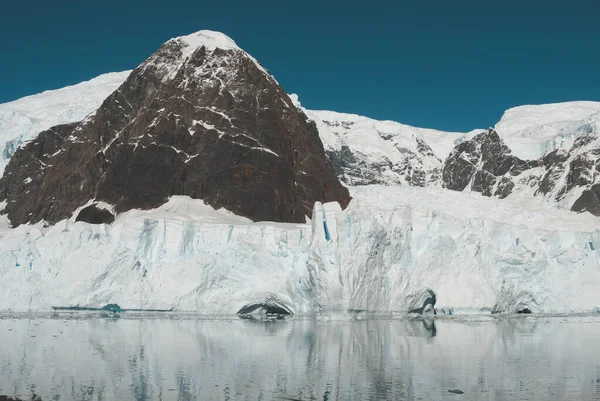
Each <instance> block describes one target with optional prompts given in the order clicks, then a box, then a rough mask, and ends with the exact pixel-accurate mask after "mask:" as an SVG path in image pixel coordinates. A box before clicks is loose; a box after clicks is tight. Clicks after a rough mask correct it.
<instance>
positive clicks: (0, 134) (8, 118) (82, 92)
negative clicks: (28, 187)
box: [0, 71, 130, 175]
mask: <svg viewBox="0 0 600 401" xmlns="http://www.w3.org/2000/svg"><path fill="white" fill-rule="evenodd" d="M129 73H130V71H123V72H116V73H109V74H103V75H100V76H98V77H96V78H94V79H91V80H89V81H86V82H82V83H79V84H77V85H73V86H67V87H65V88H62V89H57V90H51V91H46V92H42V93H40V94H37V95H33V96H27V97H24V98H21V99H19V100H15V101H13V102H10V103H3V104H0V150H1V152H2V153H1V154H0V175H1V174H2V172H3V171H4V168H5V167H6V164H7V163H8V160H9V159H10V157H11V156H12V155H13V154H14V152H15V151H16V150H17V148H18V147H19V146H20V144H21V143H23V142H26V141H28V140H31V139H33V138H35V137H36V136H37V134H39V133H40V132H41V131H43V130H46V129H48V128H51V127H53V126H55V125H59V124H66V123H72V122H77V121H81V120H83V119H84V118H85V117H86V116H87V115H88V114H90V113H92V112H94V111H95V110H96V109H97V108H98V107H99V106H100V104H101V103H102V101H103V100H104V99H106V97H108V95H110V94H111V93H112V92H113V91H115V90H116V89H117V88H118V87H119V86H120V85H121V84H122V83H123V81H124V80H125V79H126V78H127V76H128V75H129Z"/></svg>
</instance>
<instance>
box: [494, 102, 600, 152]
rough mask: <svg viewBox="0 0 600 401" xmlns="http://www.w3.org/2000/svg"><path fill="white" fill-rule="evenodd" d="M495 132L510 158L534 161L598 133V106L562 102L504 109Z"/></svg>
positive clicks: (597, 103)
mask: <svg viewBox="0 0 600 401" xmlns="http://www.w3.org/2000/svg"><path fill="white" fill-rule="evenodd" d="M495 129H496V131H497V132H498V134H499V135H500V137H501V138H502V139H503V140H504V142H505V143H506V144H507V145H508V147H509V148H511V150H512V151H513V154H514V155H515V156H517V157H519V158H521V159H524V160H535V159H539V158H540V157H542V156H544V155H545V154H547V153H549V152H551V151H553V150H555V149H560V148H569V147H571V146H572V145H573V143H574V141H575V139H577V138H578V137H580V136H583V135H589V134H594V133H595V134H598V133H600V102H564V103H552V104H542V105H527V106H520V107H515V108H512V109H508V110H507V111H506V112H504V115H503V116H502V119H500V121H499V122H498V123H497V124H496V127H495Z"/></svg>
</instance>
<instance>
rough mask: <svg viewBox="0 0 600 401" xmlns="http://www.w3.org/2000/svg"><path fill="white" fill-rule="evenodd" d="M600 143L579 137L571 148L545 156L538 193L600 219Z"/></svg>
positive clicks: (593, 137) (594, 137)
mask: <svg viewBox="0 0 600 401" xmlns="http://www.w3.org/2000/svg"><path fill="white" fill-rule="evenodd" d="M599 159H600V140H599V139H598V137H597V136H596V135H587V136H582V137H579V138H577V139H576V140H575V141H574V143H573V146H571V147H570V148H568V149H557V150H554V151H553V152H550V153H549V154H547V155H546V156H544V158H543V159H542V160H543V165H544V174H543V176H542V179H541V181H540V185H539V188H538V190H537V192H536V194H539V195H543V196H546V197H548V198H551V199H552V200H554V201H559V202H560V201H565V202H566V203H567V206H569V205H570V207H571V210H573V211H576V212H590V213H592V214H594V215H596V216H600V160H599Z"/></svg>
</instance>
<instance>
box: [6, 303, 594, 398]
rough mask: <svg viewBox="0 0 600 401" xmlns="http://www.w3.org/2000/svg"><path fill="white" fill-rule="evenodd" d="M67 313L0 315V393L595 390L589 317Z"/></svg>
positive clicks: (409, 394)
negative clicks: (248, 317)
mask: <svg viewBox="0 0 600 401" xmlns="http://www.w3.org/2000/svg"><path fill="white" fill-rule="evenodd" d="M74 316H79V317H75V318H74V317H69V315H68V314H64V315H60V316H55V317H49V316H46V317H44V316H36V317H31V316H6V315H5V316H1V315H0V396H1V395H7V396H11V397H19V398H21V399H31V397H32V394H37V395H38V396H40V397H41V399H42V400H193V399H198V400H510V401H513V400H600V318H598V317H576V318H564V317H562V318H561V317H553V318H539V317H538V318H535V317H518V318H510V319H509V318H501V319H488V318H485V319H483V318H479V319H466V320H465V319H462V320H461V319H457V318H454V319H449V318H446V319H443V318H438V319H436V320H435V321H432V320H430V321H420V320H417V321H399V320H362V321H360V320H359V321H356V320H355V321H322V320H319V321H315V320H288V321H278V322H252V321H244V320H238V319H230V320H201V319H197V318H195V317H191V316H173V317H172V318H165V316H164V315H163V317H153V316H150V317H148V316H146V317H144V316H137V317H136V316H134V315H132V314H128V315H127V316H125V315H123V316H122V317H120V318H106V317H101V316H94V315H90V316H85V315H74ZM452 389H459V390H462V391H463V392H464V394H454V393H450V392H449V391H448V390H452ZM1 398H2V397H0V399H1Z"/></svg>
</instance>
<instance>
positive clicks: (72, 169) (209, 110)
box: [0, 31, 350, 225]
mask: <svg viewBox="0 0 600 401" xmlns="http://www.w3.org/2000/svg"><path fill="white" fill-rule="evenodd" d="M172 195H188V196H190V197H193V198H201V199H203V200H204V201H205V202H207V203H208V204H210V205H211V206H213V207H215V208H221V207H224V208H226V209H228V210H231V211H233V212H234V213H236V214H240V215H243V216H247V217H250V218H252V219H254V220H272V221H286V222H303V221H304V220H305V215H307V214H308V215H310V213H311V212H312V207H313V204H314V202H315V201H317V200H320V201H338V202H340V203H341V204H342V206H343V207H345V206H346V205H347V204H348V202H349V200H350V197H349V194H348V191H347V189H346V188H344V187H343V186H342V185H341V184H340V183H339V181H338V179H337V178H336V176H335V173H334V171H333V168H332V166H331V164H330V163H329V162H328V161H327V159H326V157H325V153H324V149H323V145H322V143H321V140H320V139H319V134H318V132H317V129H316V126H315V124H314V123H312V122H309V121H308V119H307V117H306V116H305V115H304V113H302V112H301V111H300V110H299V109H297V108H296V107H294V106H293V104H292V102H291V100H290V99H289V97H288V95H287V94H286V93H285V92H284V90H283V89H282V88H281V87H280V86H279V85H278V83H277V82H276V81H275V80H274V79H273V77H271V75H270V74H269V73H268V72H267V71H266V70H264V69H263V68H262V67H261V66H260V64H258V63H257V62H256V61H255V60H254V59H253V58H252V57H251V56H249V55H248V54H247V53H245V52H244V51H243V50H241V49H239V48H238V47H237V46H236V45H235V43H233V41H231V39H229V38H227V37H225V36H224V35H222V34H217V33H213V32H207V31H201V32H198V33H197V34H194V35H190V36H188V37H183V38H177V39H173V40H170V41H169V42H167V43H165V44H164V45H163V46H162V47H161V48H160V49H159V50H158V51H157V52H156V53H155V54H154V55H152V56H151V57H150V58H149V59H148V60H146V61H145V62H144V63H143V64H142V65H140V66H139V67H138V68H137V69H135V70H134V71H133V72H132V73H131V75H130V76H129V77H128V78H127V80H126V81H125V82H124V83H123V85H121V87H120V88H119V89H118V90H117V91H115V92H114V93H112V94H111V95H110V96H109V97H108V98H107V99H106V100H105V101H104V103H103V104H102V106H101V107H100V108H99V109H98V110H97V111H96V113H95V114H94V115H93V116H91V117H89V118H87V119H86V120H84V121H83V122H81V123H79V124H75V125H73V124H71V125H65V126H60V127H55V128H53V129H51V130H48V131H45V132H43V133H41V134H40V135H39V136H38V137H37V138H36V139H35V140H34V141H32V142H30V143H28V144H27V145H25V146H24V147H22V148H21V149H19V150H18V151H17V152H16V154H15V155H14V156H13V158H12V159H11V160H10V162H9V165H8V166H7V168H6V171H5V174H4V176H3V178H2V179H1V180H0V200H5V199H6V200H7V206H6V209H5V212H6V213H7V214H8V217H9V219H10V221H11V223H12V224H13V225H19V224H23V223H27V222H32V223H33V222H37V221H40V220H42V219H44V220H46V221H48V222H50V223H54V222H57V221H59V220H61V219H64V218H68V217H70V216H71V215H72V213H73V211H74V210H75V209H76V208H77V207H79V206H81V205H83V204H85V203H87V202H88V201H89V200H90V199H94V200H97V201H104V202H106V203H108V204H111V205H114V208H115V211H116V212H117V213H119V212H123V211H126V210H129V209H132V208H142V209H147V208H153V207H157V206H159V205H161V204H163V203H164V202H166V201H167V199H168V198H169V197H170V196H172Z"/></svg>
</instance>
